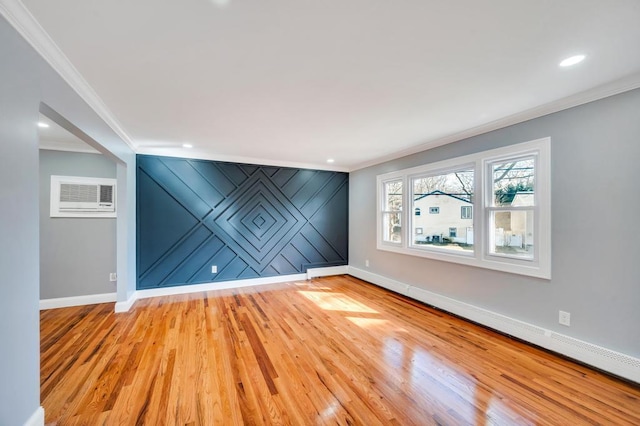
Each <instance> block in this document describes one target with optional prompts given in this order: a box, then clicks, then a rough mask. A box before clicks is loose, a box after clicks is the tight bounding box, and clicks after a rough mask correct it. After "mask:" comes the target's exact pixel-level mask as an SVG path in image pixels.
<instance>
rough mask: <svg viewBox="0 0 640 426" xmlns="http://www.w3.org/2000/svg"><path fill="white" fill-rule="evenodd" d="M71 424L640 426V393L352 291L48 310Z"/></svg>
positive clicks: (292, 286)
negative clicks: (122, 310) (118, 310)
mask: <svg viewBox="0 0 640 426" xmlns="http://www.w3.org/2000/svg"><path fill="white" fill-rule="evenodd" d="M41 351H42V358H41V363H42V369H41V394H42V395H41V399H42V405H43V406H44V408H45V413H46V423H47V424H51V425H53V424H57V425H101V424H106V425H142V424H144V425H163V424H166V425H232V424H292V425H315V424H343V425H349V424H358V425H393V424H402V425H410V424H416V425H430V424H434V425H435V424H437V425H464V424H471V425H513V424H552V425H579V424H607V425H611V424H627V425H638V424H640V388H639V387H637V386H634V385H631V384H629V383H625V382H623V381H620V380H617V379H615V378H612V377H609V376H606V375H604V374H601V373H599V372H596V371H593V370H591V369H589V368H586V367H583V366H581V365H578V364H575V363H572V362H569V361H567V360H564V359H562V358H559V357H556V356H553V355H551V354H549V353H547V352H544V351H541V350H538V349H535V348H532V347H530V346H528V345H525V344H523V343H520V342H516V341H513V340H510V339H509V338H507V337H505V336H502V335H500V334H497V333H494V332H492V331H489V330H486V329H484V328H482V327H479V326H476V325H473V324H470V323H468V322H466V321H463V320H461V319H458V318H455V317H452V316H449V315H447V314H444V313H442V312H440V311H437V310H434V309H431V308H428V307H425V306H423V305H421V304H419V303H417V302H414V301H411V300H409V299H406V298H404V297H402V296H399V295H396V294H393V293H390V292H388V291H386V290H383V289H380V288H378V287H375V286H373V285H370V284H367V283H365V282H362V281H360V280H357V279H355V278H352V277H346V276H339V277H328V278H322V279H315V280H311V281H301V282H294V283H288V284H282V285H274V286H263V287H259V288H255V289H250V288H246V289H239V290H233V291H231V290H228V291H219V292H208V293H198V294H191V295H184V296H172V297H162V298H154V299H146V300H141V301H138V302H137V303H136V304H135V306H134V308H133V309H132V310H131V311H130V312H129V313H126V314H114V313H113V304H112V303H110V304H102V305H92V306H84V307H75V308H63V309H54V310H48V311H43V312H42V314H41Z"/></svg>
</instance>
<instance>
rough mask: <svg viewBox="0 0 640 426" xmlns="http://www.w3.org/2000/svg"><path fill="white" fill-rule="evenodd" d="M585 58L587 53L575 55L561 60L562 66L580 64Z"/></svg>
mask: <svg viewBox="0 0 640 426" xmlns="http://www.w3.org/2000/svg"><path fill="white" fill-rule="evenodd" d="M584 58H586V56H585V55H575V56H572V57H570V58H567V59H565V60H564V61H562V62H560V66H561V67H570V66H571V65H575V64H579V63H580V62H582V61H584Z"/></svg>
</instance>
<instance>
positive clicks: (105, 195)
mask: <svg viewBox="0 0 640 426" xmlns="http://www.w3.org/2000/svg"><path fill="white" fill-rule="evenodd" d="M100 202H101V203H111V202H113V186H111V185H100Z"/></svg>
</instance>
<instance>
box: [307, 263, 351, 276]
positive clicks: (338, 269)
mask: <svg viewBox="0 0 640 426" xmlns="http://www.w3.org/2000/svg"><path fill="white" fill-rule="evenodd" d="M348 271H349V266H347V265H342V266H328V267H326V268H312V269H307V279H308V280H310V279H311V278H316V277H328V276H331V275H345V274H347V273H348Z"/></svg>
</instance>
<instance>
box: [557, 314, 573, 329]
mask: <svg viewBox="0 0 640 426" xmlns="http://www.w3.org/2000/svg"><path fill="white" fill-rule="evenodd" d="M558 322H559V323H560V324H562V325H566V326H567V327H569V326H570V325H571V314H570V313H569V312H565V311H560V315H559V316H558Z"/></svg>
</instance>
